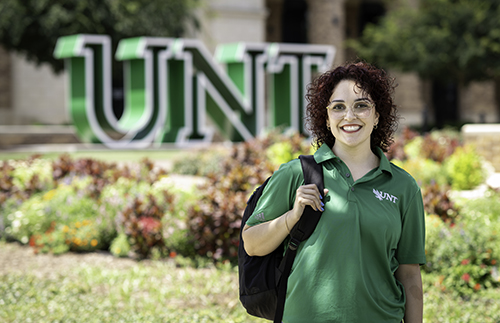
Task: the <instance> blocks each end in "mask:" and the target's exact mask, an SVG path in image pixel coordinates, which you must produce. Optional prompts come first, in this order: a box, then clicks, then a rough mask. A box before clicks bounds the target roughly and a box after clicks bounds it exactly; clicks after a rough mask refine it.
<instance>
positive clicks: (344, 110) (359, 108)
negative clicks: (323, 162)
mask: <svg viewBox="0 0 500 323" xmlns="http://www.w3.org/2000/svg"><path fill="white" fill-rule="evenodd" d="M378 118H379V114H378V112H377V111H376V109H375V104H374V103H373V101H372V99H371V97H370V96H369V95H368V94H366V93H364V91H362V90H361V89H360V88H359V87H357V86H356V83H355V82H354V81H352V80H343V81H341V82H340V83H338V84H337V86H336V87H335V88H334V89H333V92H332V95H331V96H330V104H329V106H328V119H327V125H329V126H330V128H331V132H332V134H333V136H334V137H335V146H337V148H345V149H352V148H366V149H370V136H371V133H372V131H373V127H374V126H375V125H376V124H377V123H378Z"/></svg>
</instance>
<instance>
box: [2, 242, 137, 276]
mask: <svg viewBox="0 0 500 323" xmlns="http://www.w3.org/2000/svg"><path fill="white" fill-rule="evenodd" d="M85 264H89V265H93V266H95V265H98V266H102V267H105V268H115V269H121V268H123V269H125V268H129V267H132V266H134V265H136V264H137V261H135V260H132V259H128V258H117V257H113V256H112V255H111V254H109V253H106V252H92V253H71V252H70V253H65V254H63V255H58V256H55V255H52V254H35V253H34V252H33V249H32V248H31V247H29V246H22V245H20V244H18V243H3V242H0V276H1V275H4V274H8V273H12V272H24V273H30V274H34V275H37V276H40V277H47V276H49V277H50V276H53V275H58V274H60V273H63V272H65V271H71V270H72V269H73V268H74V267H75V266H80V265H85Z"/></svg>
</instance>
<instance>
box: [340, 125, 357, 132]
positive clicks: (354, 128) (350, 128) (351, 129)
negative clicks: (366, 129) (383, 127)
mask: <svg viewBox="0 0 500 323" xmlns="http://www.w3.org/2000/svg"><path fill="white" fill-rule="evenodd" d="M342 128H343V129H344V131H356V130H358V129H359V128H361V127H360V126H343V127H342Z"/></svg>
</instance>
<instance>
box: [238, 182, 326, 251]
mask: <svg viewBox="0 0 500 323" xmlns="http://www.w3.org/2000/svg"><path fill="white" fill-rule="evenodd" d="M327 193H328V190H327V189H325V192H324V194H325V195H326V194H327ZM321 198H322V196H321V197H320V194H319V191H318V187H317V186H316V185H315V184H309V185H303V186H300V187H299V188H298V189H297V194H296V197H295V202H294V205H293V209H292V210H290V211H288V212H286V213H285V214H283V215H281V216H279V217H277V218H276V219H274V220H271V221H267V222H264V223H261V224H258V225H255V226H248V225H245V227H244V228H243V233H242V238H243V242H244V243H245V251H246V252H247V253H248V254H249V255H250V256H265V255H267V254H269V253H271V252H273V251H274V250H275V249H276V248H278V246H279V245H280V244H281V243H282V242H283V240H285V238H286V237H287V235H288V234H289V233H290V232H289V231H288V230H292V228H293V226H294V225H295V224H296V223H297V222H298V221H299V219H300V217H301V216H302V213H303V212H304V208H305V207H306V205H310V206H311V207H312V208H314V209H316V210H321V211H323V206H324V204H323V202H321Z"/></svg>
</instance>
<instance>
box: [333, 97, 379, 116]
mask: <svg viewBox="0 0 500 323" xmlns="http://www.w3.org/2000/svg"><path fill="white" fill-rule="evenodd" d="M326 108H327V109H328V110H330V113H331V115H332V117H334V118H335V119H342V118H344V117H345V116H346V114H347V110H348V108H347V107H346V106H345V105H344V104H342V103H338V102H332V103H331V104H330V105H328V106H327V107H326ZM372 110H373V105H372V104H371V103H370V102H368V101H360V102H356V103H355V104H354V106H353V107H352V112H353V113H354V115H355V116H356V117H358V118H368V117H369V116H370V115H371V113H372Z"/></svg>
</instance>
